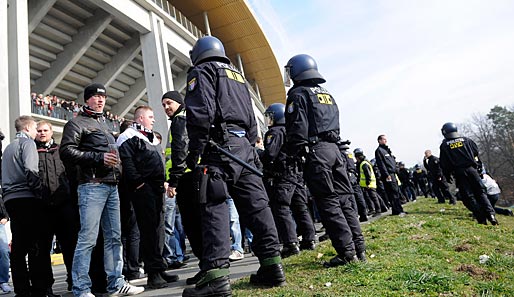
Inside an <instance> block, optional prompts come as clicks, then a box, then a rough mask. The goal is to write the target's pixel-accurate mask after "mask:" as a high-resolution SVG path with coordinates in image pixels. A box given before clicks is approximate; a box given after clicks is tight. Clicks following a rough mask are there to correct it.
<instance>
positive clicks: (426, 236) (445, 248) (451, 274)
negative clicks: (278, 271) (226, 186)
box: [232, 198, 514, 296]
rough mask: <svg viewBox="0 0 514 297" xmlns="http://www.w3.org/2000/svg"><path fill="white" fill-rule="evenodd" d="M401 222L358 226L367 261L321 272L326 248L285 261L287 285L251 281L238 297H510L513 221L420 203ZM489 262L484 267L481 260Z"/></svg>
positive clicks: (237, 290)
mask: <svg viewBox="0 0 514 297" xmlns="http://www.w3.org/2000/svg"><path fill="white" fill-rule="evenodd" d="M404 208H405V210H406V211H407V212H409V214H408V215H407V216H406V217H404V218H400V217H397V216H395V217H393V216H384V217H383V218H380V219H378V220H376V221H374V222H372V223H370V224H366V225H363V227H362V229H363V233H364V236H365V239H366V244H367V255H368V263H355V264H354V263H352V264H350V265H347V266H344V267H337V268H330V269H326V268H323V266H322V264H321V263H322V262H323V261H326V260H329V259H330V258H331V257H333V256H334V255H335V251H334V249H333V248H332V246H331V245H330V242H323V243H321V244H319V246H318V247H317V248H316V250H315V251H308V252H302V253H301V254H300V255H298V256H294V257H290V258H287V259H285V260H284V267H285V270H286V276H287V285H286V286H284V287H281V288H271V289H258V288H255V287H253V286H251V285H250V284H249V283H248V278H246V279H243V280H242V281H238V282H236V283H235V284H234V285H233V286H232V289H233V294H234V295H235V296H514V218H513V217H505V216H500V217H499V218H498V220H499V222H500V225H499V226H491V225H488V226H484V225H478V224H477V223H476V222H475V221H474V220H472V218H471V217H470V216H469V211H467V210H466V209H465V208H464V206H463V205H462V203H458V204H457V205H456V206H452V205H447V204H446V205H445V204H443V205H442V204H436V200H435V199H430V198H419V199H418V201H417V202H415V203H410V204H409V205H406V206H404ZM484 254H485V255H488V256H489V257H490V258H489V260H488V261H487V262H486V263H484V264H481V263H480V262H479V257H480V255H484Z"/></svg>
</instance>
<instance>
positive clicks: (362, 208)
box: [352, 182, 368, 218]
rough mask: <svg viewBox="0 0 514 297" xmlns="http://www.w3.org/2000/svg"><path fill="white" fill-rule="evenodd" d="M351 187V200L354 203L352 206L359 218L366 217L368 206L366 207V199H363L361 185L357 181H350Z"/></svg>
mask: <svg viewBox="0 0 514 297" xmlns="http://www.w3.org/2000/svg"><path fill="white" fill-rule="evenodd" d="M352 189H353V196H354V199H353V201H354V202H355V205H353V202H352V206H353V208H354V209H355V211H356V212H357V213H358V214H359V216H360V217H361V218H366V217H367V215H368V208H367V207H366V201H365V200H364V199H365V197H364V193H363V192H362V190H361V186H359V184H358V183H357V182H355V183H352Z"/></svg>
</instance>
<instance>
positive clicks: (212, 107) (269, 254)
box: [185, 61, 280, 271]
mask: <svg viewBox="0 0 514 297" xmlns="http://www.w3.org/2000/svg"><path fill="white" fill-rule="evenodd" d="M187 81H188V83H187V93H186V98H185V102H186V110H187V132H188V135H189V154H190V155H191V154H197V155H200V154H201V162H200V163H201V164H205V165H207V166H208V168H209V171H210V172H211V171H212V172H213V174H214V176H215V177H217V178H221V179H222V180H223V181H225V182H226V187H227V189H228V193H227V194H229V195H230V196H231V197H232V198H233V199H234V202H235V204H236V207H237V210H238V212H239V215H240V216H239V217H240V220H241V221H242V223H243V224H244V225H245V226H248V228H249V229H250V230H251V231H252V233H253V234H254V240H253V242H252V250H253V252H254V253H255V255H256V256H257V257H258V258H259V260H261V261H262V260H263V259H268V258H274V257H278V256H279V255H280V250H279V248H280V247H279V243H278V236H277V231H276V228H275V223H274V221H273V216H272V214H271V209H270V208H269V206H268V204H269V201H268V196H267V195H266V190H265V189H264V185H263V182H262V179H261V178H260V177H258V176H257V175H255V174H253V173H251V172H250V171H248V170H247V169H244V168H243V167H241V166H240V165H238V164H237V163H235V162H233V161H231V160H229V159H228V158H226V157H225V156H222V155H220V154H219V153H218V152H216V150H215V149H214V148H212V147H210V146H209V145H208V141H209V139H211V140H213V141H215V142H217V143H218V144H219V145H220V146H222V147H223V148H225V149H226V150H228V151H230V152H231V153H232V154H234V155H236V156H237V157H239V158H240V159H242V160H243V161H245V162H247V163H249V164H252V165H254V166H255V158H256V152H255V150H254V148H253V147H252V146H251V144H253V143H255V141H256V139H257V125H256V121H255V115H254V112H253V109H252V102H251V97H250V93H249V91H248V89H247V86H246V84H245V80H244V78H243V76H242V75H241V74H240V73H239V71H238V70H237V69H235V68H234V67H232V66H231V65H228V64H226V63H222V62H216V61H207V62H203V63H200V64H198V65H196V66H194V67H193V68H192V69H191V70H190V72H189V73H188V79H187ZM188 166H189V164H188ZM214 194H219V191H208V193H207V202H206V203H204V204H201V206H200V212H201V225H202V228H201V229H202V239H203V241H202V245H203V253H202V257H201V262H200V268H201V269H202V270H204V271H207V270H210V269H215V268H220V267H228V265H229V261H228V257H229V254H230V241H229V237H230V234H229V212H228V205H227V204H226V203H225V200H223V199H219V197H218V199H214V196H213V195H214ZM261 264H262V263H261Z"/></svg>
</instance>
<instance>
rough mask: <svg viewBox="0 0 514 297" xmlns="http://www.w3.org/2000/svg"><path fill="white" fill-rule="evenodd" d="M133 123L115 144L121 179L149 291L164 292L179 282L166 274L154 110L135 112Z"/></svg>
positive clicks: (160, 160)
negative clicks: (136, 229) (138, 238)
mask: <svg viewBox="0 0 514 297" xmlns="http://www.w3.org/2000/svg"><path fill="white" fill-rule="evenodd" d="M134 121H135V123H134V124H133V125H132V126H131V127H129V128H128V129H127V130H125V132H123V133H122V134H121V135H120V136H119V137H118V140H117V141H116V144H117V145H118V146H119V152H120V159H121V164H122V166H123V175H122V179H123V180H124V185H126V186H127V187H128V189H127V193H126V194H127V196H128V197H129V199H130V201H132V204H133V205H134V211H135V212H136V219H137V225H138V227H139V234H140V236H141V250H142V254H143V262H144V265H145V266H144V267H145V272H146V273H148V287H149V288H152V289H159V288H163V287H165V286H166V285H167V283H169V282H175V281H177V280H178V275H170V274H167V273H166V272H165V270H166V269H167V268H168V265H167V263H166V260H164V258H163V256H162V250H163V247H164V213H163V212H162V209H163V205H164V191H165V190H164V181H165V172H164V160H163V157H162V153H161V152H162V151H161V146H160V142H159V140H158V139H157V137H155V136H154V133H153V124H154V122H155V118H154V113H153V110H152V109H151V108H150V107H149V106H140V107H138V108H136V111H135V112H134Z"/></svg>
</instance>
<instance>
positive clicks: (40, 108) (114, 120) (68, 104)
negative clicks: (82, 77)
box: [30, 93, 124, 133]
mask: <svg viewBox="0 0 514 297" xmlns="http://www.w3.org/2000/svg"><path fill="white" fill-rule="evenodd" d="M30 99H31V103H32V109H31V111H32V113H35V114H39V115H44V116H48V117H52V118H57V119H61V120H65V121H68V120H70V119H72V118H74V117H76V116H77V114H78V112H79V111H80V109H81V108H82V105H81V104H79V103H77V102H76V101H66V100H64V99H59V98H57V96H56V95H46V96H44V95H43V94H37V93H31V94H30ZM105 120H106V123H107V126H109V128H111V129H112V131H114V132H116V133H119V132H120V124H121V123H122V122H123V121H124V118H122V117H120V116H118V115H115V114H112V113H110V112H109V111H106V112H105Z"/></svg>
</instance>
